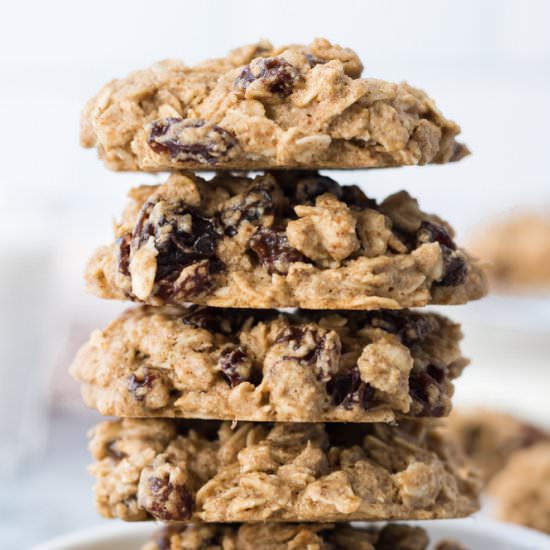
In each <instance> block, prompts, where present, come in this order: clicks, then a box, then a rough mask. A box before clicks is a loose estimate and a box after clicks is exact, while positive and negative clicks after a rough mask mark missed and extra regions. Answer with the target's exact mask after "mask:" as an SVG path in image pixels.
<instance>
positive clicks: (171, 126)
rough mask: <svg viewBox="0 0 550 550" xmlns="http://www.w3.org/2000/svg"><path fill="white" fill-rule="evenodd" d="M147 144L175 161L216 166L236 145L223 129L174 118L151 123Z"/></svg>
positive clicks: (196, 120)
mask: <svg viewBox="0 0 550 550" xmlns="http://www.w3.org/2000/svg"><path fill="white" fill-rule="evenodd" d="M147 142H148V144H149V146H150V147H151V149H153V151H155V152H156V153H168V154H169V155H170V157H171V158H172V159H174V160H177V161H181V162H185V161H196V162H199V163H201V164H212V165H213V164H216V163H217V162H218V161H219V160H223V159H225V158H226V157H227V156H228V155H229V152H230V151H231V150H232V149H233V148H234V147H235V146H236V145H237V140H236V138H235V136H234V135H233V134H232V133H230V132H228V131H227V130H226V129H225V128H222V127H221V126H217V125H216V124H212V123H208V122H206V121H205V120H202V119H191V118H187V119H183V118H177V117H171V118H163V119H159V120H156V121H154V122H153V123H152V124H151V127H150V130H149V137H148V139H147Z"/></svg>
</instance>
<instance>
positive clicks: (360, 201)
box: [342, 185, 377, 210]
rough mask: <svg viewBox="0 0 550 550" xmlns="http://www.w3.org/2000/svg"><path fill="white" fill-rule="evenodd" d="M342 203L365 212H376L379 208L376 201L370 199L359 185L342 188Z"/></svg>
mask: <svg viewBox="0 0 550 550" xmlns="http://www.w3.org/2000/svg"><path fill="white" fill-rule="evenodd" d="M342 201H343V202H345V203H346V204H347V205H348V206H349V207H350V208H354V209H356V210H365V208H371V209H373V210H376V208H377V204H376V201H375V200H374V199H369V198H368V197H367V195H365V193H363V191H361V189H360V188H359V187H358V186H357V185H344V186H343V187H342Z"/></svg>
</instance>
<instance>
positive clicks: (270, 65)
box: [81, 39, 468, 171]
mask: <svg viewBox="0 0 550 550" xmlns="http://www.w3.org/2000/svg"><path fill="white" fill-rule="evenodd" d="M362 68H363V67H362V64H361V61H360V60H359V58H358V57H357V55H356V54H355V53H354V52H353V51H352V50H350V49H347V48H341V47H340V46H336V45H332V44H330V42H328V41H327V40H324V39H316V40H314V41H313V42H312V43H311V44H310V45H308V46H301V45H293V46H286V47H281V48H277V49H275V48H273V46H271V44H269V43H268V42H261V43H259V44H255V45H251V46H245V47H243V48H240V49H238V50H235V51H233V52H231V53H230V54H229V55H228V56H227V57H226V58H222V59H214V60H210V61H207V62H205V63H202V64H200V65H197V66H195V67H192V68H190V67H186V66H185V65H184V64H183V63H181V62H177V61H164V62H161V63H157V64H156V65H153V66H152V67H150V68H149V69H145V70H141V71H136V72H134V73H131V74H130V75H128V76H127V77H126V78H124V79H118V80H113V81H111V82H110V83H108V84H107V85H106V86H104V87H103V88H102V89H101V91H100V92H99V93H98V94H97V95H96V96H95V97H94V98H93V99H91V100H90V101H89V102H88V103H87V105H86V106H85V108H84V111H83V113H82V121H81V143H82V145H83V146H85V147H96V148H97V150H98V153H99V156H100V157H101V158H102V159H103V160H104V162H105V163H106V165H107V166H108V167H109V168H111V169H114V170H149V171H167V170H177V169H189V170H201V169H203V170H204V169H207V170H211V169H212V168H213V167H214V168H215V169H227V168H231V169H239V170H243V169H265V168H308V167H310V168H320V167H324V168H367V167H381V166H399V165H407V164H425V163H428V162H438V163H442V162H447V161H452V160H458V159H460V158H462V157H463V156H464V155H466V154H468V151H467V149H466V147H464V146H463V145H461V144H459V143H457V142H456V140H455V136H456V135H457V134H458V133H459V132H460V128H459V127H458V125H457V124H455V123H454V122H452V121H449V120H447V119H446V118H445V117H444V116H443V115H442V114H441V113H440V111H439V110H438V109H437V107H436V106H435V104H434V102H433V101H432V100H431V99H430V98H429V97H428V96H427V95H426V94H425V93H424V92H423V91H421V90H419V89H416V88H413V87H412V86H409V85H408V84H405V83H402V84H392V83H389V82H384V81H382V80H377V79H373V78H360V75H361V72H362Z"/></svg>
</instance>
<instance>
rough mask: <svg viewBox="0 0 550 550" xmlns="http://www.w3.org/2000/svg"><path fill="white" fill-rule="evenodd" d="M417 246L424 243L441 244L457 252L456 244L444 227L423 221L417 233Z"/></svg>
mask: <svg viewBox="0 0 550 550" xmlns="http://www.w3.org/2000/svg"><path fill="white" fill-rule="evenodd" d="M416 240H417V245H421V244H424V243H439V244H440V245H442V246H446V247H447V248H450V249H451V250H456V244H455V242H454V241H453V239H452V237H451V236H450V235H449V233H448V231H447V230H446V229H445V228H444V227H443V226H442V225H436V224H435V223H432V222H428V221H423V222H422V223H421V224H420V228H419V229H418V230H417V232H416Z"/></svg>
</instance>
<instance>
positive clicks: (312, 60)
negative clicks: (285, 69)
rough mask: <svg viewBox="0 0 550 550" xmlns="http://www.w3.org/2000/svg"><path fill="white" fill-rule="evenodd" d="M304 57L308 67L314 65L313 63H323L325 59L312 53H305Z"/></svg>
mask: <svg viewBox="0 0 550 550" xmlns="http://www.w3.org/2000/svg"><path fill="white" fill-rule="evenodd" d="M306 59H307V62H308V63H309V66H310V67H315V65H324V64H325V63H326V61H325V60H324V59H321V58H319V57H317V56H316V55H313V54H312V53H306Z"/></svg>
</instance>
